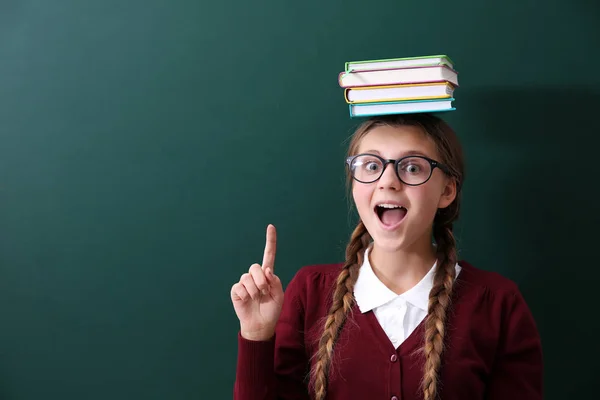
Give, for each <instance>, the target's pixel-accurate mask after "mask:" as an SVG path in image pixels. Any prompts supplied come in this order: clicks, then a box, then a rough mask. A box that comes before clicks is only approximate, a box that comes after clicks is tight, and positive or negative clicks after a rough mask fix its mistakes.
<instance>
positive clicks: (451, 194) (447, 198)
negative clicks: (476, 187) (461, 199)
mask: <svg viewBox="0 0 600 400" xmlns="http://www.w3.org/2000/svg"><path fill="white" fill-rule="evenodd" d="M456 189H457V187H456V179H454V178H446V179H445V186H444V190H443V192H442V195H441V196H440V200H439V202H438V208H446V207H448V206H449V205H450V204H452V202H453V201H454V199H455V198H456V192H457V190H456Z"/></svg>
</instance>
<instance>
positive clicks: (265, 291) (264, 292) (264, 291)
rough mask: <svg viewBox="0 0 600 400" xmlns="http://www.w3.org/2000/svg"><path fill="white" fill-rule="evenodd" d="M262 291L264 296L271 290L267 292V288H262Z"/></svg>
mask: <svg viewBox="0 0 600 400" xmlns="http://www.w3.org/2000/svg"><path fill="white" fill-rule="evenodd" d="M260 292H261V293H262V294H263V296H266V295H267V293H269V292H267V289H263V290H261V291H260Z"/></svg>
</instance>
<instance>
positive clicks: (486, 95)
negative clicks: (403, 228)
mask: <svg viewBox="0 0 600 400" xmlns="http://www.w3.org/2000/svg"><path fill="white" fill-rule="evenodd" d="M599 9H600V8H599V6H598V3H597V2H592V1H567V0H561V1H559V0H547V1H544V2H534V1H516V0H514V1H504V2H496V3H490V4H489V5H485V4H484V3H483V2H473V1H454V2H447V1H442V0H432V1H427V2H425V1H423V2H421V3H420V4H419V2H408V1H396V0H371V1H369V2H365V1H358V0H347V1H336V0H334V1H320V0H306V1H301V2H299V1H296V2H292V1H276V0H262V1H257V2H256V1H255V2H248V1H241V0H223V1H212V2H207V1H192V0H189V1H186V0H145V1H141V0H130V1H114V0H102V1H100V0H96V1H93V0H88V1H79V0H70V1H69V0H57V1H45V0H37V1H35V0H20V1H16V0H3V1H2V2H0V399H3V400H38V399H46V400H59V399H60V400H82V399H86V400H87V399H89V400H105V399H115V400H116V399H123V400H133V399H140V400H141V399H143V400H150V399H169V400H188V399H189V400H191V399H227V398H231V394H232V385H233V380H234V372H235V359H236V352H237V348H236V334H237V327H238V324H237V321H236V318H235V315H234V313H233V310H232V307H231V303H230V299H229V289H230V287H231V285H232V284H233V283H234V282H235V281H236V280H237V279H238V278H239V276H240V275H241V274H242V273H243V272H244V271H245V270H247V268H248V267H249V266H250V265H251V264H252V263H254V262H260V259H261V256H262V250H263V243H264V229H265V227H266V225H267V224H268V223H274V224H275V225H276V226H277V228H278V239H279V240H278V260H277V262H278V266H277V268H278V273H279V275H280V276H281V278H282V280H284V283H287V282H289V279H291V277H292V276H293V274H294V273H295V271H296V270H297V269H298V268H300V267H301V266H303V265H306V264H312V263H321V262H335V261H339V260H341V258H342V255H343V250H344V246H345V243H346V241H347V238H348V235H349V232H350V230H351V228H352V227H351V225H352V220H353V215H352V211H351V210H350V209H349V204H350V203H349V199H348V197H347V195H346V191H345V184H344V174H343V172H344V170H343V168H344V162H343V156H344V151H345V147H344V146H345V145H346V141H347V138H348V135H349V134H350V133H351V131H352V129H353V128H354V127H355V126H356V124H357V123H358V121H356V120H351V119H350V118H349V116H348V109H347V107H346V105H345V103H344V100H343V93H342V91H341V89H340V88H339V86H338V85H337V74H338V72H339V71H341V69H342V68H343V66H344V62H346V61H350V60H364V59H371V58H390V57H406V56H418V55H427V54H439V53H444V54H449V55H450V56H451V57H452V59H453V60H454V61H455V63H456V67H457V69H458V71H459V74H460V75H459V76H460V83H461V87H460V88H459V89H458V90H457V91H456V93H455V94H456V99H457V100H456V103H455V105H456V107H457V110H456V111H454V112H452V113H448V114H447V116H446V117H445V118H447V120H448V121H449V122H450V123H451V124H452V125H453V127H454V128H455V129H456V131H457V132H458V134H459V135H460V137H461V140H462V142H463V145H464V147H465V150H466V156H467V167H468V169H467V182H466V186H465V195H464V202H463V204H464V206H463V213H462V217H461V220H460V224H459V226H458V227H457V236H458V239H459V246H460V255H461V258H464V259H467V260H469V261H470V262H472V263H473V264H475V265H476V266H478V267H480V268H483V269H490V270H496V271H500V272H502V273H503V274H505V275H506V276H508V277H510V278H512V279H514V280H515V281H517V283H518V284H519V285H520V287H521V288H522V291H523V293H524V295H525V297H526V299H527V300H528V302H529V304H530V306H531V308H532V311H533V313H534V315H535V317H536V320H537V321H538V324H539V328H540V331H541V334H542V339H543V344H544V351H545V360H546V391H547V398H548V399H557V400H558V399H565V398H573V399H575V398H584V397H585V396H586V394H587V392H586V390H587V388H589V387H592V385H590V382H592V383H593V382H594V381H593V379H595V376H594V375H593V371H595V364H596V362H595V360H596V359H597V357H594V356H593V354H596V355H597V354H598V352H597V350H595V349H596V347H597V343H595V342H594V341H595V340H596V336H597V335H596V334H595V332H594V331H593V330H592V325H591V323H592V321H593V319H594V318H595V315H596V313H595V310H596V308H597V307H596V306H595V300H596V298H597V296H595V289H596V286H595V283H596V282H598V279H599V278H600V273H599V272H598V271H599V269H598V266H597V265H596V264H597V261H596V257H595V252H594V250H595V245H596V241H597V238H598V234H597V229H596V227H597V226H599V223H600V221H599V217H598V213H597V211H596V208H597V207H595V203H596V201H597V198H598V189H597V181H598V178H597V177H598V167H597V161H596V160H597V153H598V150H597V149H598V146H599V145H600V139H599V138H600V132H599V130H598V123H597V119H596V114H597V112H598V109H599V108H600V80H599V78H598V73H597V68H598V64H599V61H600V57H599V55H598V49H599V48H600V25H599V24H598V22H597V21H598V17H599V16H600V13H599Z"/></svg>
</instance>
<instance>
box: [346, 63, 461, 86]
mask: <svg viewBox="0 0 600 400" xmlns="http://www.w3.org/2000/svg"><path fill="white" fill-rule="evenodd" d="M444 81H446V82H450V83H452V84H453V85H454V86H456V87H458V72H457V71H456V70H454V69H452V68H450V67H448V66H447V65H435V66H418V67H410V68H391V69H383V70H381V69H376V70H363V71H342V72H340V73H339V75H338V83H339V85H340V87H342V88H352V87H366V86H389V85H402V84H417V83H431V82H444Z"/></svg>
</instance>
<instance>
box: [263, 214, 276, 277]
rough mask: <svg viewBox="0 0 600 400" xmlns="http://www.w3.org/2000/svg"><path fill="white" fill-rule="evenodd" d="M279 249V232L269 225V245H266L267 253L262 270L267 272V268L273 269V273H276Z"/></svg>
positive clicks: (264, 256)
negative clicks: (276, 253) (276, 258)
mask: <svg viewBox="0 0 600 400" xmlns="http://www.w3.org/2000/svg"><path fill="white" fill-rule="evenodd" d="M276 248H277V231H276V230H275V226H273V225H271V224H269V226H267V243H266V244H265V253H264V255H263V262H262V269H263V271H265V270H266V269H267V268H270V269H271V272H273V273H274V272H275V251H276Z"/></svg>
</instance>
